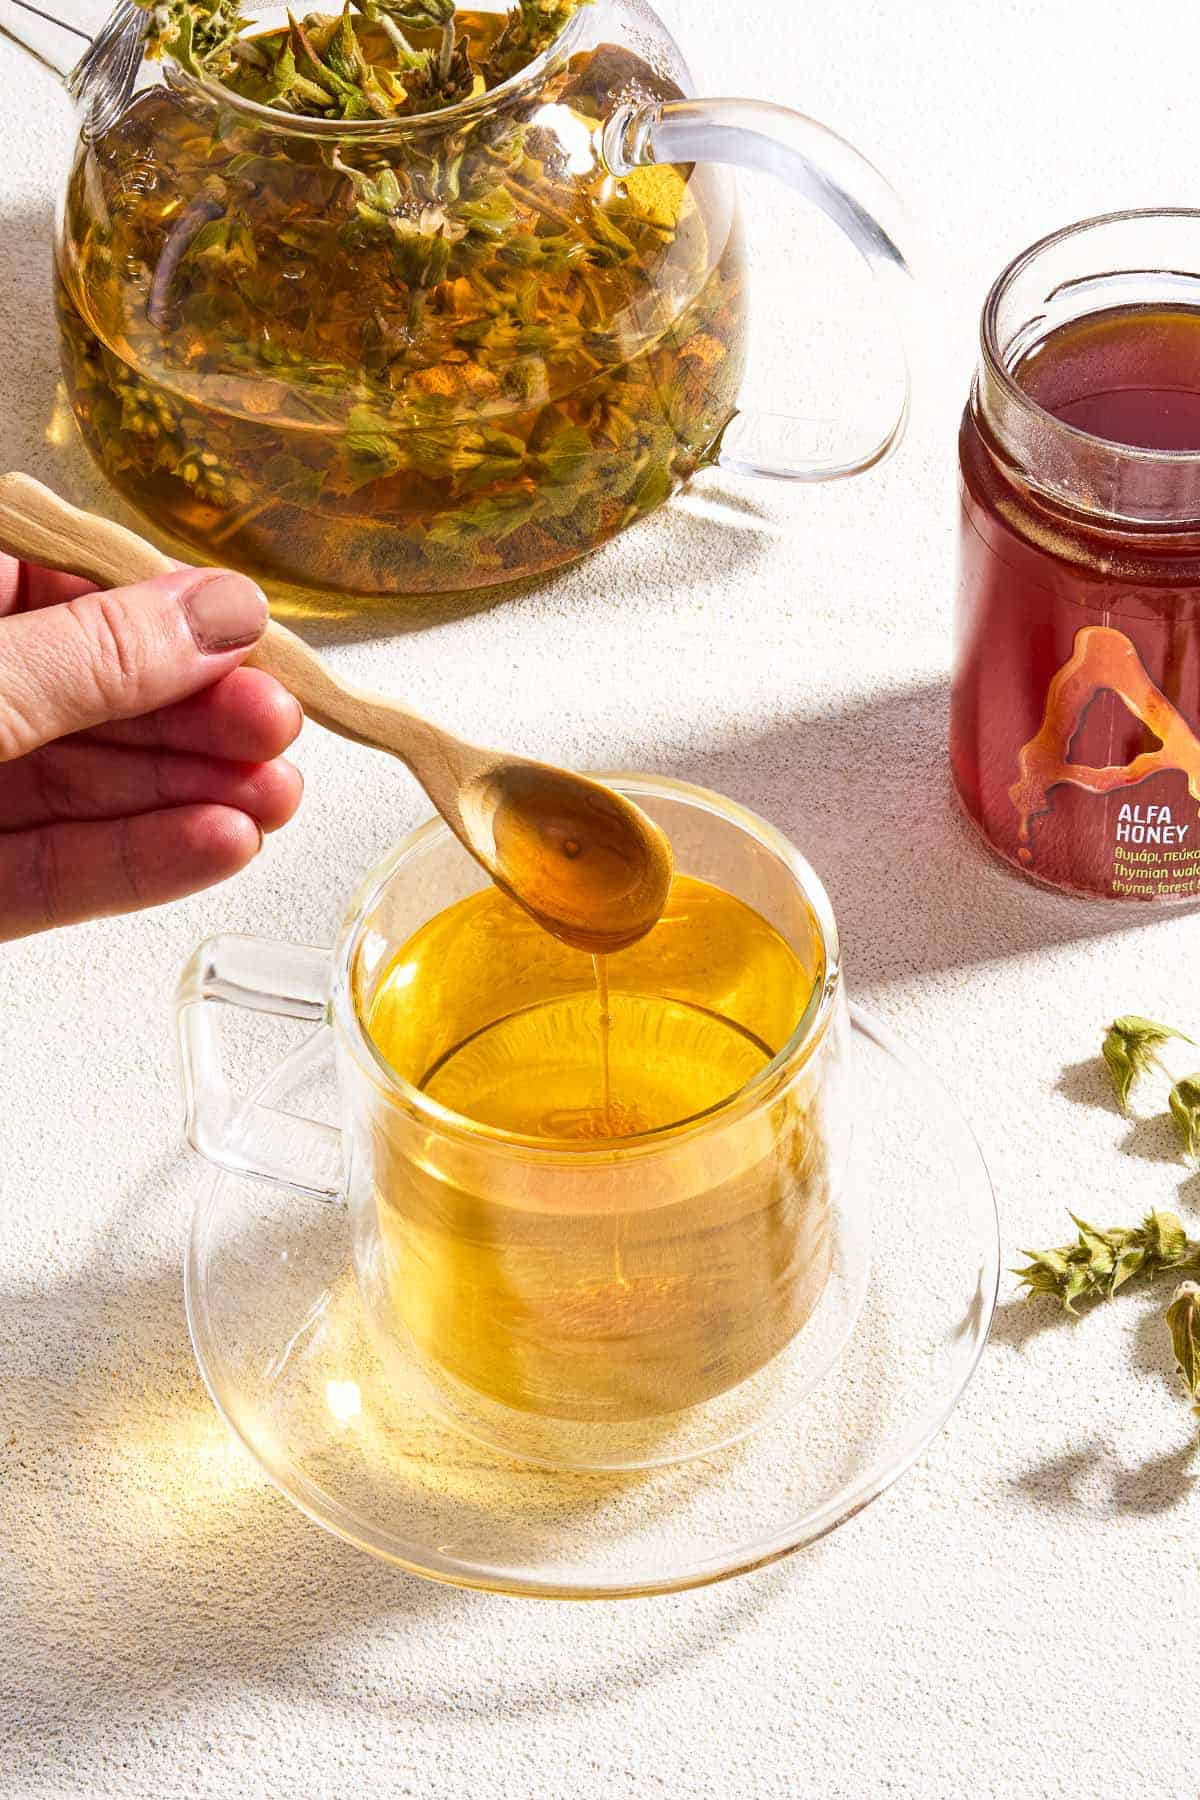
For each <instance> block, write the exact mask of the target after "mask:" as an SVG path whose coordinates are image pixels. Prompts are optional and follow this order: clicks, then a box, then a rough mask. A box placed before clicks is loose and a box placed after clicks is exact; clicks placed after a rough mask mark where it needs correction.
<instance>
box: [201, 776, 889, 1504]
mask: <svg viewBox="0 0 1200 1800" xmlns="http://www.w3.org/2000/svg"><path fill="white" fill-rule="evenodd" d="M613 785H615V786H616V787H617V788H619V789H620V790H621V791H623V792H625V793H627V794H629V795H631V796H632V797H633V798H634V799H636V800H637V802H638V803H639V804H640V805H641V806H642V807H644V808H645V810H646V811H647V812H648V813H649V814H650V815H651V817H653V818H654V819H656V820H657V821H658V823H659V824H661V825H662V826H663V828H664V829H665V830H666V832H667V833H668V835H669V837H670V838H671V841H672V844H673V846H674V848H675V852H676V858H677V863H678V866H679V868H680V869H681V870H682V871H685V872H686V873H688V874H689V875H693V876H696V877H699V878H700V879H701V880H703V881H707V882H709V883H712V884H713V885H715V886H718V887H720V888H723V889H724V890H725V891H726V892H727V893H729V894H731V895H732V896H734V898H735V899H737V900H740V901H742V902H744V903H745V904H746V905H747V906H749V907H752V908H753V909H754V910H755V911H756V912H757V913H758V914H760V915H761V916H762V917H763V918H764V919H766V920H767V922H768V923H769V924H770V925H771V926H773V927H774V929H775V931H776V932H777V933H778V934H779V935H780V937H782V938H783V940H784V941H785V943H786V944H787V946H788V947H789V948H790V950H791V951H792V952H793V953H794V955H795V956H796V958H797V960H798V962H799V963H800V965H801V967H802V968H803V970H804V971H805V973H806V976H808V977H809V978H810V979H811V988H810V993H809V999H808V1003H807V1005H806V1007H805V1010H804V1013H803V1016H802V1017H801V1018H800V1019H799V1020H797V1021H796V1024H795V1029H794V1030H793V1031H792V1033H791V1035H790V1036H789V1037H788V1039H787V1041H786V1042H785V1043H784V1044H783V1045H782V1046H781V1048H780V1049H779V1051H778V1053H777V1054H776V1055H775V1056H774V1058H773V1060H772V1061H771V1062H770V1063H769V1064H767V1066H765V1067H764V1068H763V1069H762V1070H761V1071H760V1072H759V1073H758V1074H757V1075H756V1076H755V1077H754V1078H753V1079H752V1080H751V1081H750V1082H749V1084H748V1085H747V1086H745V1087H744V1088H742V1089H741V1090H740V1091H739V1092H738V1093H736V1094H734V1095H732V1096H731V1097H730V1098H728V1099H727V1100H725V1101H723V1102H722V1103H721V1104H719V1105H717V1106H715V1107H713V1108H712V1109H711V1110H709V1111H708V1112H706V1113H703V1114H701V1115H700V1116H698V1117H696V1118H693V1119H691V1120H689V1121H687V1122H685V1123H683V1124H679V1125H674V1126H671V1127H669V1128H667V1129H663V1130H656V1131H650V1132H646V1133H644V1134H643V1135H641V1136H638V1137H630V1138H625V1139H620V1140H615V1141H614V1140H612V1139H608V1140H599V1141H597V1140H594V1139H593V1140H588V1141H584V1142H583V1143H578V1144H572V1145H570V1146H564V1145H563V1144H562V1143H559V1142H552V1141H548V1140H546V1139H531V1138H520V1137H517V1136H514V1135H512V1134H510V1133H508V1132H505V1131H501V1130H497V1129H493V1128H489V1127H485V1126H482V1125H479V1124H477V1123H474V1122H473V1121H471V1120H470V1119H467V1118H464V1117H462V1116H459V1115H457V1114H454V1113H452V1112H449V1111H447V1110H446V1109H445V1108H443V1107H442V1106H440V1105H439V1104H437V1103H436V1102H435V1101H433V1100H432V1099H431V1098H430V1097H429V1096H428V1095H426V1094H424V1093H422V1092H421V1091H419V1090H418V1089H417V1088H415V1087H413V1086H410V1085H409V1084H408V1083H407V1082H406V1081H404V1080H402V1079H401V1078H400V1077H399V1076H398V1075H397V1074H396V1073H395V1072H394V1071H393V1070H392V1069H391V1068H390V1067H389V1066H388V1065H387V1064H386V1063H385V1061H384V1060H383V1058H382V1057H381V1055H380V1054H379V1052H378V1051H377V1050H376V1048H375V1047H374V1045H373V1044H372V1042H371V1040H370V1038H369V1037H368V1035H367V1033H366V1031H365V1029H364V1025H363V1019H364V1017H366V1016H368V1015H369V1012H370V1007H371V1003H372V1000H373V998H374V996H375V994H376V992H377V991H378V988H379V985H380V983H381V981H382V980H383V978H384V976H385V975H386V974H387V972H388V970H389V968H390V966H391V965H392V963H393V961H394V958H395V953H396V951H397V950H398V949H400V948H401V947H402V946H403V945H404V944H406V943H407V942H408V940H409V939H410V938H411V937H412V936H413V934H414V933H415V932H417V931H418V930H419V929H420V928H421V927H422V926H424V925H425V924H426V923H427V922H428V921H429V920H431V919H433V918H435V917H437V916H438V915H440V914H441V913H443V912H444V911H445V910H446V908H448V907H450V906H452V905H453V904H454V903H455V902H457V901H459V900H461V899H463V898H465V897H466V896H468V895H470V894H472V893H475V892H477V891H478V890H479V889H480V888H482V887H484V886H486V878H485V877H484V876H483V874H482V871H481V870H480V869H479V868H478V867H477V865H476V864H475V863H474V862H473V861H472V860H471V859H470V858H469V857H468V856H467V854H466V853H465V851H463V849H462V848H461V846H460V845H459V844H458V843H457V841H456V840H455V839H454V838H453V837H452V836H451V834H450V833H449V831H448V830H447V828H446V827H445V825H444V824H443V823H442V822H441V821H440V820H436V821H434V822H432V823H430V824H428V825H426V826H424V827H423V828H422V829H421V830H419V831H417V832H415V833H414V834H413V835H412V836H411V837H409V838H408V839H407V840H406V841H405V842H404V843H403V844H401V845H400V847H399V848H398V849H397V850H396V851H395V852H394V853H393V854H392V855H391V856H390V857H389V858H388V860H387V861H386V862H385V863H384V864H383V865H382V866H381V867H380V868H379V869H377V870H376V871H375V872H374V873H373V874H372V875H371V876H369V877H368V879H367V881H366V882H365V884H364V885H363V887H362V888H361V890H360V892H359V894H358V896H357V898H356V900H355V901H354V903H353V905H352V906H351V908H350V911H349V912H348V914H347V916H346V919H345V921H344V924H343V926H342V929H341V933H340V935H339V938H338V943H337V947H336V949H335V950H334V952H333V953H332V955H331V954H330V952H329V951H327V950H317V949H306V948H300V947H298V946H291V945H280V944H271V943H265V942H263V941H261V940H257V939H251V938H236V937H218V938H214V939H212V940H211V941H210V942H209V943H207V944H205V945H203V946H202V947H201V948H200V949H199V950H198V951H197V952H196V954H195V956H194V957H193V958H192V960H191V962H190V964H189V966H188V968H187V970H186V971H185V973H184V975H183V978H182V981H181V984H180V988H179V995H178V1006H179V1026H180V1043H181V1054H182V1071H183V1080H184V1089H185V1096H186V1106H187V1134H188V1138H189V1141H190V1142H191V1143H192V1144H193V1146H194V1147H195V1148H196V1149H198V1150H199V1151H200V1152H201V1153H202V1154H203V1155H205V1156H206V1157H208V1158H209V1159H210V1160H211V1161H213V1162H214V1163H216V1164H218V1165H219V1166H221V1167H222V1168H225V1169H229V1170H233V1171H236V1172H237V1173H239V1174H250V1175H254V1176H258V1177H261V1178H263V1179H264V1180H268V1181H273V1182H276V1183H280V1184H283V1185H286V1186H288V1187H290V1188H293V1189H295V1190H297V1191H298V1193H299V1194H303V1195H309V1196H313V1197H314V1198H316V1199H318V1200H322V1201H326V1202H331V1203H342V1201H343V1200H344V1201H345V1202H346V1204H347V1205H348V1207H349V1212H350V1221H351V1240H352V1254H353V1262H354V1266H355V1269H356V1272H357V1277H358V1285H359V1290H360V1294H361V1299H362V1303H363V1305H364V1307H365V1309H366V1312H367V1315H368V1317H369V1319H370V1322H371V1325H372V1328H373V1336H374V1339H375V1342H376V1345H377V1348H378V1349H379V1351H380V1354H381V1357H382V1360H383V1362H384V1364H385V1366H386V1368H387V1370H388V1373H389V1376H390V1378H391V1380H392V1381H393V1383H394V1384H396V1385H398V1386H400V1387H401V1389H402V1391H403V1392H404V1394H405V1395H406V1397H407V1396H413V1395H415V1396H416V1397H417V1398H418V1399H419V1400H420V1402H421V1403H422V1404H423V1405H425V1406H426V1407H427V1408H429V1409H430V1410H432V1411H433V1412H434V1413H436V1414H437V1415H438V1416H440V1417H442V1418H443V1419H446V1420H448V1421H449V1422H451V1423H452V1424H454V1425H455V1426H457V1427H458V1428H459V1429H460V1430H462V1431H464V1432H466V1433H467V1434H468V1435H469V1436H471V1437H474V1438H476V1439H478V1440H481V1441H483V1442H486V1443H487V1444H488V1445H490V1446H491V1447H493V1448H497V1449H499V1450H501V1451H504V1452H506V1453H509V1454H512V1455H514V1456H517V1457H519V1458H522V1459H524V1460H529V1461H534V1462H541V1463H545V1464H547V1465H550V1466H553V1467H558V1468H569V1469H605V1470H621V1469H634V1468H639V1467H649V1466H657V1465H661V1464H664V1463H670V1462H676V1461H682V1460H685V1459H687V1458H690V1457H693V1456H697V1455H702V1454H705V1453H707V1452H710V1451H713V1450H715V1449H717V1448H720V1447H723V1446H725V1445H727V1444H730V1443H733V1442H736V1441H737V1440H738V1439H740V1438H742V1437H744V1436H746V1435H747V1434H748V1433H749V1432H751V1431H753V1430H756V1429H757V1428H759V1427H760V1426H762V1425H765V1424H767V1423H768V1422H770V1421H771V1420H772V1419H775V1418H778V1417H779V1416H780V1415H781V1413H784V1412H786V1411H787V1410H789V1409H790V1408H792V1407H794V1406H795V1405H796V1404H797V1403H798V1402H799V1400H800V1399H802V1398H803V1396H804V1394H806V1393H807V1392H809V1391H810V1390H811V1388H812V1387H813V1386H814V1384H815V1383H816V1381H818V1380H819V1379H820V1377H821V1376H822V1375H823V1374H824V1373H825V1371H826V1370H827V1369H828V1367H829V1366H830V1365H831V1363H832V1361H833V1360H834V1358H835V1357H836V1356H837V1354H838V1353H839V1351H840V1350H841V1348H842V1346H843V1344H844V1343H845V1341H846V1338H847V1337H848V1335H849V1332H850V1330H851V1329H852V1327H853V1323H854V1315H855V1312H856V1310H857V1307H858V1306H859V1305H860V1304H861V1299H862V1295H863V1292H864V1291H865V1284H866V1271H867V1260H868V1249H867V1244H868V1236H869V1222H868V1219H867V1217H866V1213H865V1208H864V1206H863V1204H862V1203H861V1201H860V1197H859V1196H857V1195H856V1196H854V1199H853V1202H852V1203H851V1202H850V1201H849V1200H848V1197H847V1157H848V1150H849V1144H850V1097H849V1086H850V1067H849V1033H850V1027H849V1017H848V1009H847V1005H846V1000H845V994H844V990H843V983H842V976H841V968H840V961H839V950H838V938H837V929H836V926H835V923H834V919H833V916H832V913H831V910H830V906H829V901H828V899H827V898H826V895H825V893H824V891H823V889H822V887H821V885H820V883H819V881H818V880H817V878H816V877H815V875H814V874H813V872H812V870H811V869H810V868H809V867H808V865H807V863H806V862H805V861H804V859H803V858H802V857H801V856H800V855H799V854H798V853H797V852H796V851H795V850H794V849H793V848H792V847H791V846H790V845H789V844H788V843H787V841H786V840H785V839H784V838H782V837H781V836H780V835H779V834H778V833H777V832H775V831H774V830H773V829H772V828H771V827H770V826H768V825H766V824H764V823H763V822H762V821H761V820H759V819H757V818H756V817H754V816H753V815H752V814H750V813H748V812H745V811H743V810H742V809H741V808H740V807H738V806H736V805H734V804H733V803H732V802H730V801H728V800H724V799H721V798H719V797H718V796H716V795H713V794H710V793H707V792H705V791H704V790H702V789H698V788H691V787H687V786H685V785H683V784H680V783H676V782H671V781H667V780H660V779H649V778H645V777H620V776H619V777H615V778H613ZM618 961H619V959H618ZM580 963H581V969H582V973H583V979H584V980H586V973H587V971H588V970H590V961H589V959H584V958H583V957H582V956H581V957H580ZM585 965H586V966H585ZM617 979H618V977H617V975H616V972H615V971H614V981H616V980H617ZM389 991H390V990H389ZM733 1004H735V1002H731V1007H732V1005H733ZM230 1006H235V1007H242V1008H247V1009H249V1010H251V1011H259V1012H267V1013H274V1014H282V1015H287V1016H290V1017H294V1018H298V1019H306V1020H309V1021H311V1022H312V1023H314V1024H316V1025H319V1026H320V1027H321V1028H322V1029H323V1030H324V1031H325V1032H326V1033H327V1036H328V1040H329V1044H328V1048H329V1051H330V1054H331V1055H332V1056H333V1057H334V1058H335V1059H336V1068H337V1083H338V1091H339V1096H340V1111H341V1120H342V1123H341V1127H340V1129H338V1128H336V1127H334V1126H332V1125H328V1124H322V1123H320V1122H317V1121H315V1120H309V1119H301V1118H297V1117H294V1116H292V1115H290V1114H288V1115H285V1114H281V1113H278V1112H276V1111H273V1110H272V1109H270V1108H269V1107H265V1106H262V1105H258V1104H255V1103H254V1102H253V1101H250V1102H246V1101H243V1100H241V1099H240V1098H238V1097H235V1096H234V1094H233V1093H232V1091H231V1089H230V1085H229V1082H228V1079H227V1076H226V1074H225V1072H224V1069H223V1064H222V1052H221V1043H220V1033H219V1021H220V1018H221V1016H222V1015H223V1014H225V1013H227V1009H228V1008H229V1007H230ZM731 1016H733V1017H734V1019H735V1020H736V1014H735V1013H731ZM302 1203H303V1202H302V1201H300V1200H298V1201H297V1204H302ZM618 1246H619V1273H620V1289H621V1292H620V1295H619V1303H617V1301H616V1299H614V1253H615V1250H616V1248H617V1247H618ZM831 1271H834V1273H835V1278H834V1279H832V1280H831V1279H830V1277H831ZM597 1296H601V1299H600V1300H599V1301H598V1300H597Z"/></svg>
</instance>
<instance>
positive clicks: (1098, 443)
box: [976, 206, 1200, 486]
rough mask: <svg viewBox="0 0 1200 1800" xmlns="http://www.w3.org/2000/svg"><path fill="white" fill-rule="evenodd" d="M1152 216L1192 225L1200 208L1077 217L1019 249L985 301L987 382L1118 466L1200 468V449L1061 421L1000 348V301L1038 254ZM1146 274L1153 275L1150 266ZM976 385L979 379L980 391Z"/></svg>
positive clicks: (982, 330) (982, 331) (1045, 424)
mask: <svg viewBox="0 0 1200 1800" xmlns="http://www.w3.org/2000/svg"><path fill="white" fill-rule="evenodd" d="M1151 219H1190V220H1191V221H1192V222H1193V223H1194V224H1196V225H1200V208H1197V207H1193V206H1134V207H1126V208H1122V209H1121V210H1119V211H1116V212H1107V213H1093V214H1092V215H1091V216H1090V217H1088V218H1086V219H1077V220H1075V222H1074V223H1073V224H1071V225H1062V226H1059V228H1058V229H1057V230H1056V231H1048V232H1047V233H1046V234H1045V236H1043V237H1040V238H1038V239H1037V241H1036V242H1035V243H1032V244H1030V245H1028V246H1027V248H1026V249H1024V250H1021V251H1019V252H1018V254H1017V255H1016V256H1014V257H1013V258H1012V260H1011V261H1010V262H1008V263H1006V265H1005V266H1004V268H1003V269H1002V270H1001V271H1000V273H999V275H997V277H996V279H995V281H994V282H993V283H992V285H991V287H990V288H989V290H988V295H987V298H986V300H985V301H984V303H983V312H982V315H981V317H980V322H979V342H980V351H981V357H982V362H983V367H984V369H985V371H986V373H987V376H988V379H989V381H992V382H994V383H995V385H996V386H997V387H998V388H999V389H1000V390H1001V392H1002V393H1003V395H1004V397H1005V400H1006V401H1007V402H1008V403H1009V404H1011V405H1013V406H1014V407H1015V408H1016V409H1017V411H1018V413H1020V414H1021V415H1022V416H1024V417H1025V418H1026V419H1029V420H1036V422H1037V424H1038V426H1039V427H1040V428H1041V429H1043V430H1045V429H1047V428H1048V429H1050V430H1051V431H1052V432H1053V433H1054V434H1055V435H1057V436H1059V437H1060V438H1061V439H1062V440H1063V441H1064V442H1066V443H1076V444H1079V445H1080V446H1081V447H1082V446H1087V447H1089V448H1092V449H1094V450H1098V451H1099V452H1101V453H1102V454H1103V455H1104V456H1106V457H1108V458H1110V459H1111V460H1112V461H1113V462H1115V463H1117V464H1118V465H1119V464H1122V463H1127V464H1129V465H1131V466H1140V467H1143V468H1149V467H1163V466H1169V467H1172V468H1189V467H1194V468H1195V469H1197V471H1200V450H1149V449H1145V448H1144V447H1140V446H1138V445H1136V444H1120V443H1118V442H1117V441H1116V440H1115V439H1114V438H1106V437H1100V436H1098V435H1097V434H1096V433H1095V432H1091V431H1082V430H1081V429H1080V428H1079V426H1077V425H1068V424H1067V422H1066V421H1065V420H1064V419H1060V418H1059V417H1058V416H1057V415H1056V414H1055V413H1052V412H1050V411H1048V410H1047V408H1046V407H1044V406H1042V405H1041V404H1040V402H1039V401H1037V400H1035V399H1034V398H1033V396H1032V395H1031V394H1028V393H1027V392H1026V391H1025V389H1024V388H1022V387H1021V386H1020V384H1019V383H1018V382H1017V381H1015V380H1014V379H1013V376H1012V374H1011V372H1010V370H1009V368H1008V366H1007V364H1006V362H1005V360H1004V353H1003V351H1002V350H1001V348H1000V340H999V333H998V330H997V324H998V317H999V311H1000V307H1001V304H1002V303H1003V301H1004V298H1005V296H1006V294H1007V293H1008V291H1009V289H1010V288H1011V287H1012V286H1013V284H1014V282H1015V281H1016V280H1017V279H1018V277H1019V276H1020V275H1022V274H1023V273H1024V271H1025V270H1026V269H1028V268H1029V267H1030V265H1031V264H1032V263H1034V262H1036V261H1037V259H1038V257H1040V256H1042V255H1044V254H1045V252H1046V251H1047V250H1052V249H1054V248H1055V247H1056V246H1057V245H1059V244H1062V243H1066V242H1067V241H1068V240H1069V239H1071V238H1073V237H1079V236H1081V235H1082V234H1083V233H1085V232H1088V231H1095V230H1097V229H1099V228H1102V227H1104V226H1107V225H1122V224H1127V223H1133V222H1135V221H1140V220H1151ZM1131 272H1132V271H1131ZM1146 272H1147V273H1148V274H1149V273H1153V271H1151V270H1147V271H1146ZM1196 274H1197V277H1198V278H1200V269H1197V271H1196ZM978 385H979V384H978V381H977V382H976V392H977V393H978ZM1031 480H1032V481H1033V484H1034V486H1040V485H1041V484H1040V483H1039V482H1038V479H1037V476H1036V474H1033V475H1032V476H1031Z"/></svg>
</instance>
